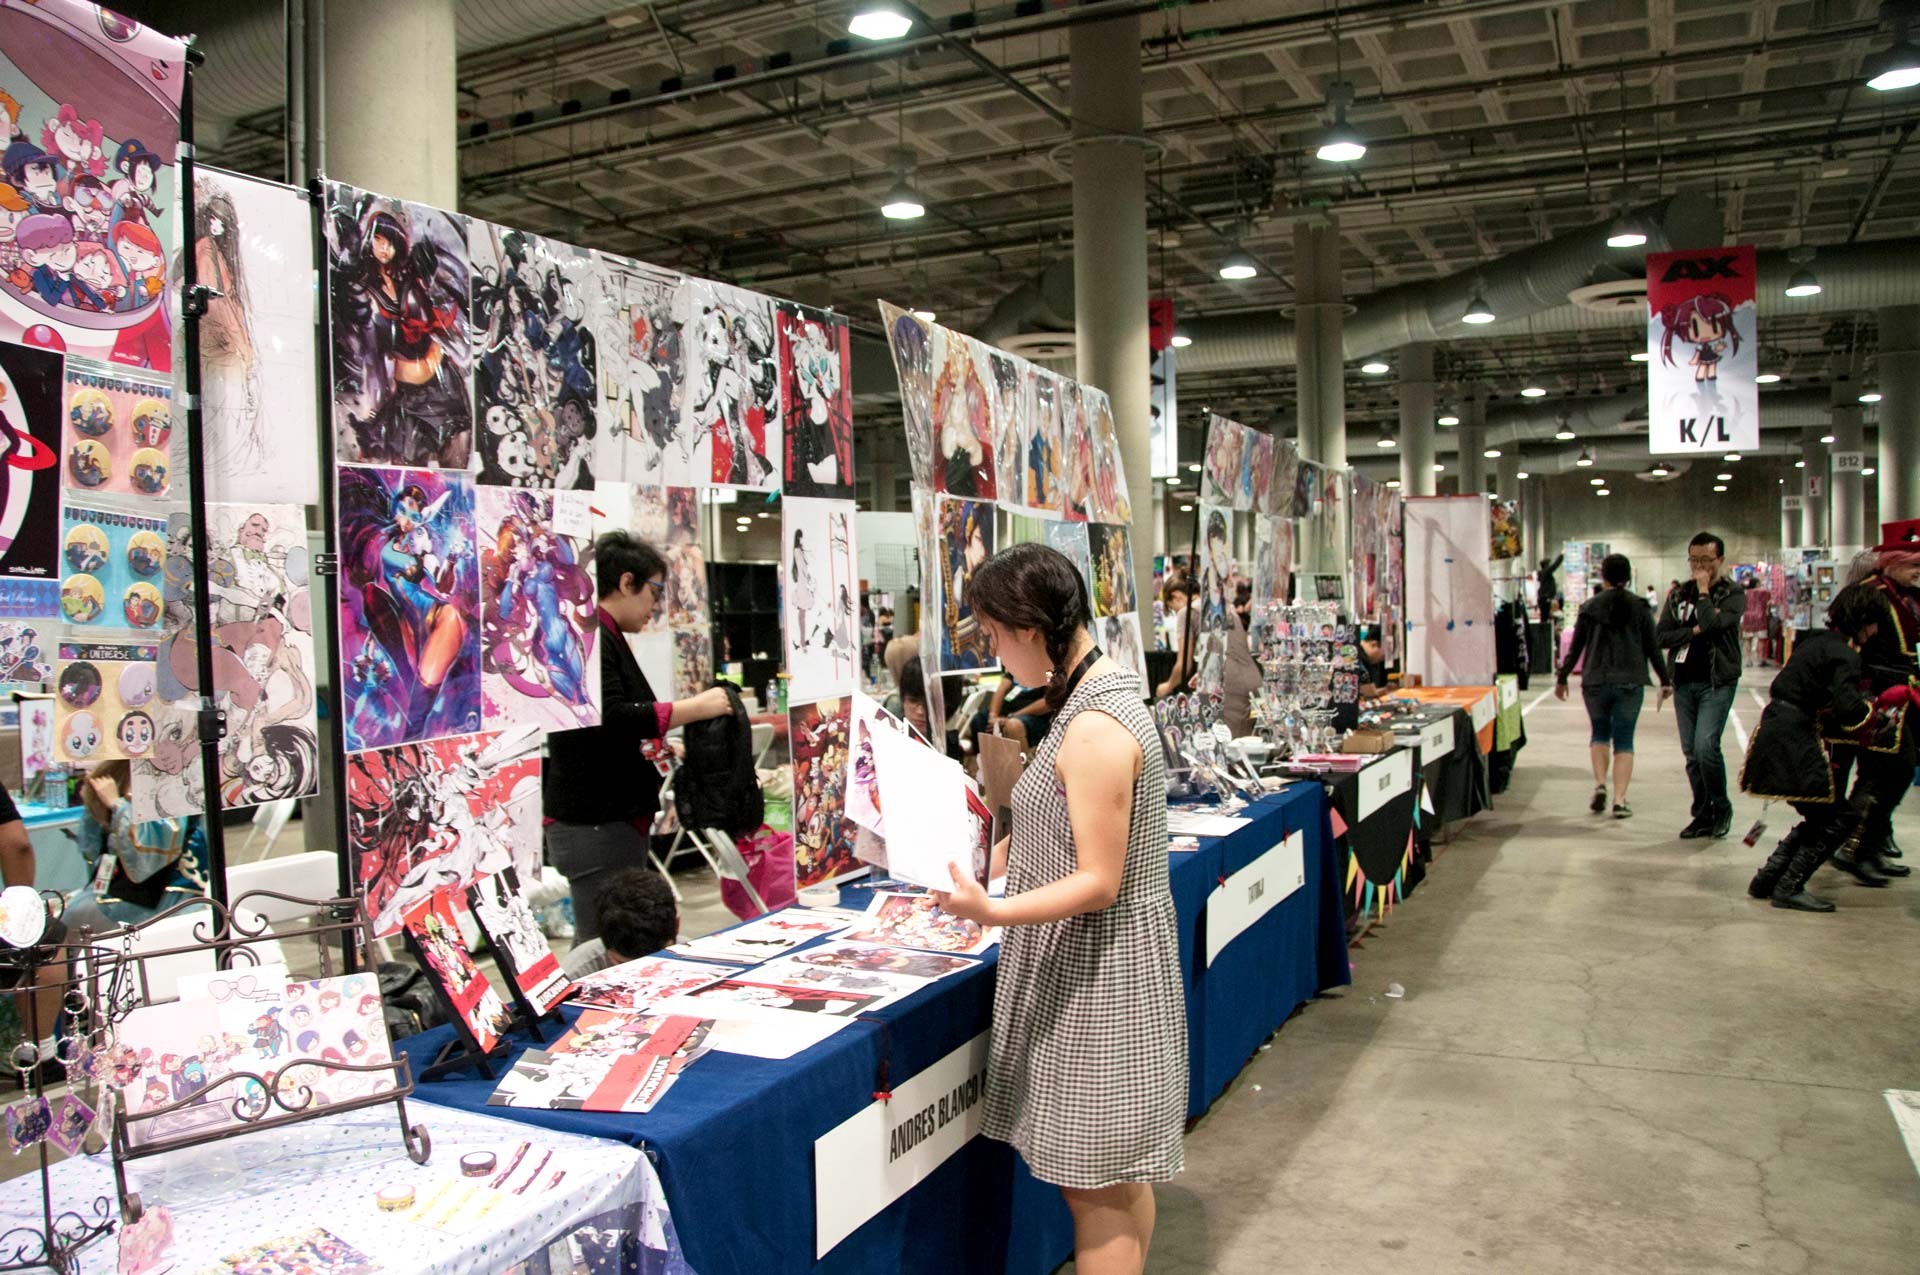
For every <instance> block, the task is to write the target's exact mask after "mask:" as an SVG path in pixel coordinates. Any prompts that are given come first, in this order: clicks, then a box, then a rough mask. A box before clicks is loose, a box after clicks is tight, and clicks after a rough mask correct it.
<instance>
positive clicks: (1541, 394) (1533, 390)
mask: <svg viewBox="0 0 1920 1275" xmlns="http://www.w3.org/2000/svg"><path fill="white" fill-rule="evenodd" d="M1546 396H1547V392H1546V391H1545V390H1544V389H1541V388H1540V387H1539V386H1538V385H1529V386H1527V387H1526V388H1525V389H1523V390H1521V391H1520V397H1521V398H1545V397H1546Z"/></svg>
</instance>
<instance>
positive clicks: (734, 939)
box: [670, 908, 847, 965]
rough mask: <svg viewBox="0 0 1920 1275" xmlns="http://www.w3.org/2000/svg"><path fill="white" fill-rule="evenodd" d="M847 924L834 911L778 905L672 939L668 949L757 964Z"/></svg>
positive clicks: (708, 958)
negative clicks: (705, 932)
mask: <svg viewBox="0 0 1920 1275" xmlns="http://www.w3.org/2000/svg"><path fill="white" fill-rule="evenodd" d="M846 928H847V918H846V917H845V916H844V915H842V914H841V913H838V912H811V911H808V910H807V909H805V908H782V909H780V910H779V911H778V912H770V913H768V914H767V915H766V916H762V917H758V918H756V919H755V920H752V921H748V922H747V923H746V924H744V925H736V926H733V927H731V928H730V929H725V930H716V931H715V932H713V933H712V934H709V935H706V936H705V937H703V938H697V939H692V940H690V941H688V942H685V943H676V944H675V945H674V946H673V947H672V948H671V949H670V950H671V951H672V952H673V953H674V954H675V955H684V956H688V957H691V958H692V959H694V960H697V961H735V962H738V963H740V964H747V965H758V964H759V963H760V962H762V961H766V960H770V959H772V958H773V957H776V956H784V955H786V954H787V953H788V952H791V951H792V950H793V949H794V948H796V947H800V946H802V945H803V944H807V943H811V942H813V940H815V939H818V938H825V937H826V936H827V935H829V934H838V933H839V932H840V931H842V930H844V929H846Z"/></svg>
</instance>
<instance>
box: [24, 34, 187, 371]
mask: <svg viewBox="0 0 1920 1275" xmlns="http://www.w3.org/2000/svg"><path fill="white" fill-rule="evenodd" d="M184 57H185V46H184V45H183V44H182V43H181V42H180V41H179V40H176V39H173V38H172V37H170V36H166V35H162V34H160V33H159V32H157V31H153V30H150V29H148V28H147V27H144V26H142V25H141V24H140V23H138V22H135V21H133V20H132V19H130V18H124V17H121V16H120V15H119V14H116V13H112V12H110V11H108V10H105V9H101V8H98V7H96V6H94V5H92V4H87V3H84V2H83V0H37V3H33V4H10V5H7V6H6V7H5V9H4V10H3V11H0V85H3V86H4V89H5V96H4V98H0V110H3V111H4V118H0V138H4V139H5V141H4V143H0V144H4V145H5V147H6V150H5V153H4V155H0V170H3V173H4V178H5V181H6V184H7V185H8V186H10V187H11V188H12V195H13V198H12V199H11V200H9V201H8V202H7V206H6V208H5V210H4V211H0V220H3V221H4V223H5V227H6V235H5V242H4V245H0V340H5V341H12V342H17V343H20V344H23V345H30V346H35V347H38V348H42V349H52V350H64V351H66V352H67V353H68V354H70V355H79V356H83V357H86V358H90V359H97V360H99V361H101V362H103V363H113V364H116V365H119V366H121V367H138V368H150V369H152V370H154V371H157V372H162V373H164V372H168V371H170V370H171V369H172V366H173V345H172V336H173V334H172V318H171V315H172V309H173V307H172V306H171V305H169V303H168V297H167V293H168V281H169V279H170V278H171V277H172V275H173V272H174V266H175V265H176V263H175V262H174V261H173V260H172V253H173V250H174V245H175V244H176V243H177V242H178V234H179V231H178V226H177V223H176V219H177V216H178V205H179V199H178V193H179V192H178V190H177V188H176V169H175V166H174V153H175V151H176V150H177V149H178V143H179V140H180V94H181V90H182V88H183V87H184V85H185V82H186V67H185V64H184Z"/></svg>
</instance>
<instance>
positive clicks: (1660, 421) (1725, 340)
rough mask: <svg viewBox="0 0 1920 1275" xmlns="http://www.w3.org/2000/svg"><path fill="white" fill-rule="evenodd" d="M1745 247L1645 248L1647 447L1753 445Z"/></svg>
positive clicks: (1753, 370) (1756, 440) (1753, 329)
mask: <svg viewBox="0 0 1920 1275" xmlns="http://www.w3.org/2000/svg"><path fill="white" fill-rule="evenodd" d="M1753 287H1754V253H1753V247H1752V245H1745V246H1741V247H1737V248H1698V249H1693V250H1691V251H1688V252H1654V253H1648V254H1647V450H1648V451H1650V452H1652V453H1654V454H1656V455H1659V454H1671V453H1695V454H1702V455H1712V456H1718V455H1720V454H1721V453H1724V452H1744V451H1752V450H1756V449H1758V447H1759V446H1760V389H1759V385H1758V384H1757V383H1756V382H1755V380H1754V377H1755V375H1756V374H1757V373H1758V372H1759V370H1760V341H1759V332H1758V330H1757V326H1756V322H1755V317H1754V304H1753Z"/></svg>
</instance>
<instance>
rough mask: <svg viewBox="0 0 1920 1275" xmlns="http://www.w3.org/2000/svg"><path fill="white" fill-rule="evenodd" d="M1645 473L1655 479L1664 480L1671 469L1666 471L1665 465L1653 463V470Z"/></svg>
mask: <svg viewBox="0 0 1920 1275" xmlns="http://www.w3.org/2000/svg"><path fill="white" fill-rule="evenodd" d="M1647 472H1648V473H1650V474H1652V475H1653V476H1654V477H1655V478H1665V477H1666V476H1667V475H1668V474H1671V473H1672V472H1673V471H1672V470H1671V469H1668V468H1667V467H1666V465H1664V464H1662V463H1660V462H1658V461H1656V462H1654V466H1653V468H1652V469H1650V470H1648V471H1647Z"/></svg>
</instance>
